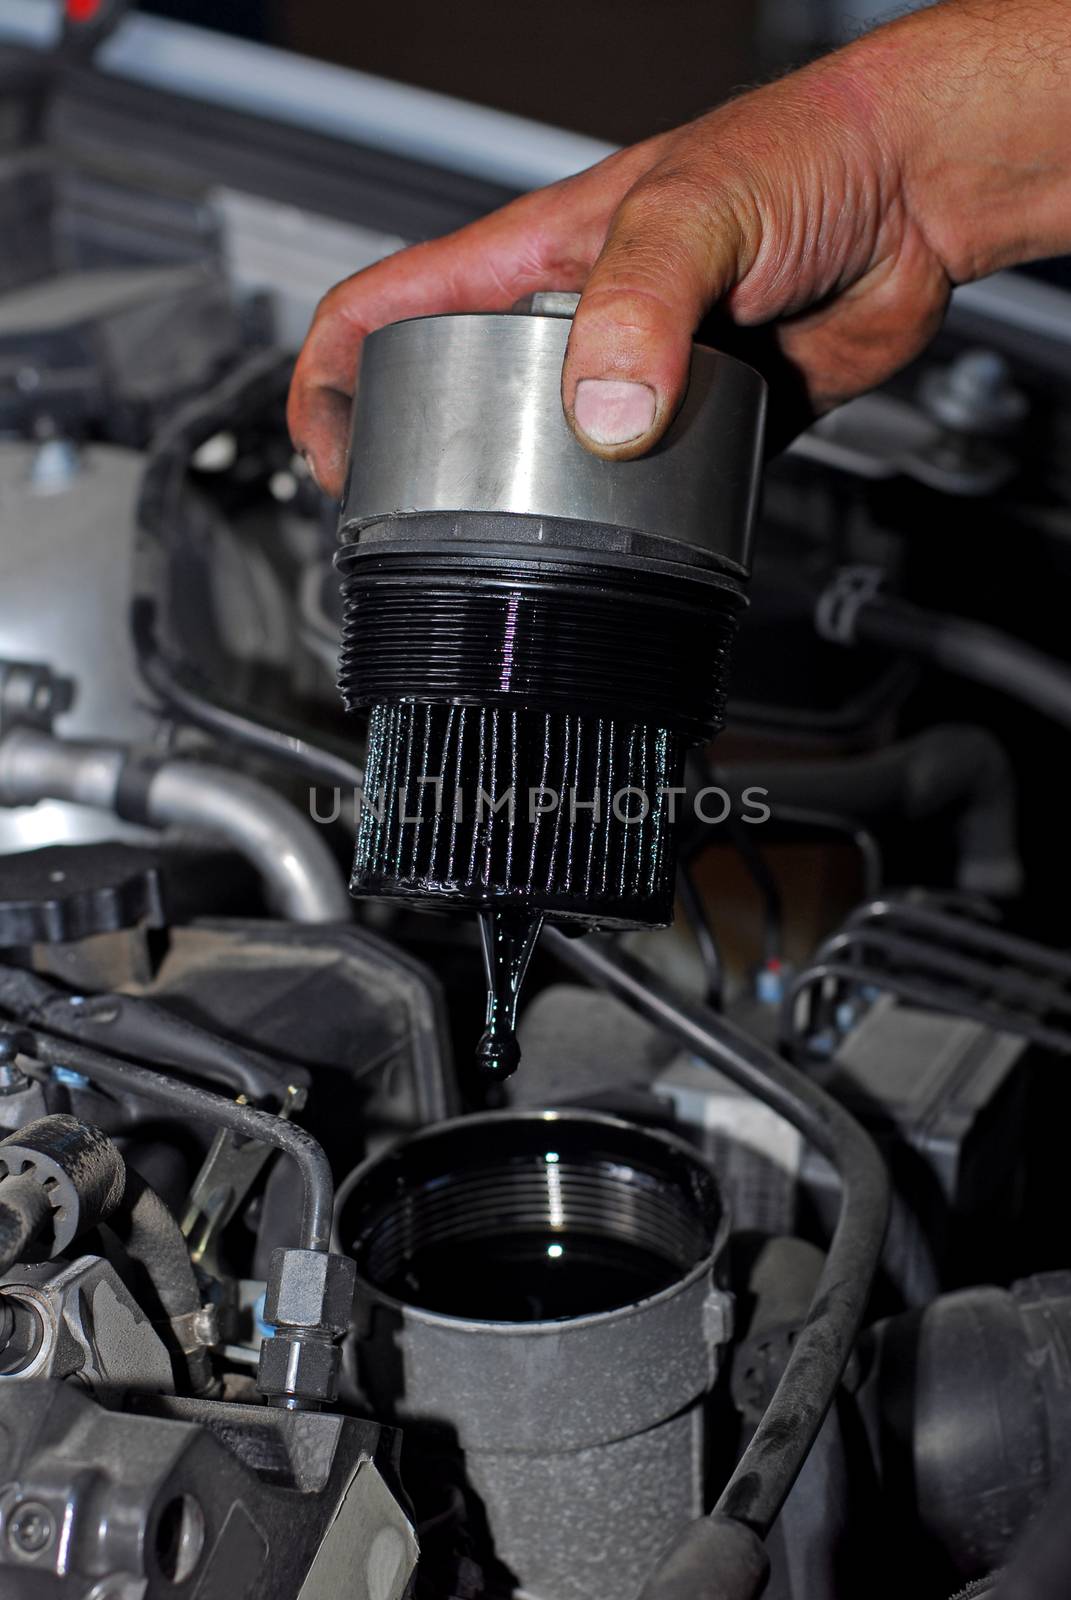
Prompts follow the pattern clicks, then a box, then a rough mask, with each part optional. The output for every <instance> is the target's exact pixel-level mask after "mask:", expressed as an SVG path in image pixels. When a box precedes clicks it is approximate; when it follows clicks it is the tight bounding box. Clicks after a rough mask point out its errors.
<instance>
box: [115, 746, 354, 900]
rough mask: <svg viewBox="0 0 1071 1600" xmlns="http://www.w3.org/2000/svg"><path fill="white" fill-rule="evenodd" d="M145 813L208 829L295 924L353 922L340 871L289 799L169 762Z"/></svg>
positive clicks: (153, 785)
mask: <svg viewBox="0 0 1071 1600" xmlns="http://www.w3.org/2000/svg"><path fill="white" fill-rule="evenodd" d="M145 809H146V814H147V816H148V819H149V821H150V822H151V823H153V824H154V825H155V826H157V827H161V828H165V827H188V828H203V829H204V830H205V831H206V832H207V833H211V834H214V835H216V836H217V837H219V838H221V839H226V841H227V843H228V844H230V845H232V846H233V847H234V849H235V850H236V851H237V852H238V854H239V855H242V856H244V857H245V859H246V860H247V861H249V862H250V863H251V864H252V865H253V866H255V867H256V869H257V871H258V872H259V874H260V876H261V878H262V880H263V882H264V886H265V889H266V891H267V894H268V898H269V900H270V901H271V904H272V905H273V907H274V908H275V909H276V910H277V911H280V912H281V913H282V914H283V915H284V916H286V917H289V918H290V919H291V921H293V922H347V921H348V920H349V917H350V911H351V906H350V897H349V895H348V894H347V893H346V887H345V884H344V883H343V881H342V874H341V872H340V871H339V868H338V863H337V862H336V861H335V858H334V856H332V854H331V852H330V851H329V850H328V848H327V846H326V844H325V843H324V842H323V840H322V839H321V838H320V837H319V835H318V834H317V833H316V831H315V828H314V827H313V824H312V823H311V822H307V821H306V820H305V818H304V817H303V816H302V815H301V813H300V812H299V811H298V810H297V809H296V808H295V807H294V806H292V805H291V804H290V802H289V800H284V799H283V797H282V795H278V794H276V793H275V791H274V789H269V788H268V786H267V785H266V784H263V783H258V782H257V781H256V779H255V778H247V777H246V776H245V775H244V774H243V773H239V772H228V771H227V770H226V769H225V768H222V767H206V766H203V765H202V764H201V763H200V762H196V761H167V762H165V763H164V765H163V766H162V767H161V768H160V770H159V771H158V772H157V773H156V776H155V777H154V778H153V779H152V780H151V782H150V784H149V791H148V795H147V797H146V802H145Z"/></svg>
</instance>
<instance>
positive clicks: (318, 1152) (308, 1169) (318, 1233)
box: [29, 1028, 335, 1250]
mask: <svg viewBox="0 0 1071 1600" xmlns="http://www.w3.org/2000/svg"><path fill="white" fill-rule="evenodd" d="M29 1033H30V1037H31V1038H32V1040H33V1044H34V1051H35V1053H36V1055H37V1056H38V1057H39V1058H40V1059H41V1060H42V1061H46V1062H49V1063H52V1062H54V1063H56V1064H57V1065H58V1066H61V1067H67V1068H69V1069H70V1070H71V1071H72V1072H80V1073H81V1074H82V1075H83V1076H84V1077H86V1078H88V1079H89V1080H90V1082H91V1083H96V1084H99V1085H100V1086H101V1087H103V1088H105V1089H113V1090H118V1091H119V1092H120V1093H125V1094H130V1095H141V1096H143V1097H144V1098H145V1099H146V1100H153V1101H155V1102H156V1103H157V1104H158V1105H163V1106H167V1107H168V1108H169V1109H171V1110H173V1111H175V1112H177V1113H178V1114H179V1115H180V1116H184V1117H191V1118H193V1119H194V1120H195V1121H201V1122H208V1123H211V1124H212V1126H213V1127H217V1128H229V1129H231V1131H232V1132H233V1133H237V1134H240V1135H241V1137H242V1138H243V1139H261V1140H263V1141H264V1143H265V1144H270V1145H274V1146H275V1148H276V1149H277V1150H282V1151H283V1152H284V1154H286V1155H288V1156H290V1157H291V1158H292V1159H293V1160H294V1161H295V1162H296V1163H297V1166H298V1168H299V1169H300V1172H301V1177H302V1182H303V1185H304V1195H303V1200H302V1209H301V1246H302V1248H303V1249H305V1250H327V1248H328V1246H329V1243H330V1238H331V1212H332V1210H333V1207H334V1202H335V1181H334V1177H333V1176H332V1173H331V1166H330V1163H329V1162H328V1159H327V1157H326V1155H325V1154H324V1152H323V1150H322V1148H321V1146H320V1145H319V1144H318V1143H317V1141H316V1140H315V1139H314V1138H313V1136H312V1134H311V1133H307V1132H306V1131H305V1129H304V1128H299V1127H298V1126H297V1125H296V1124H295V1123H293V1122H287V1121H285V1120H284V1119H283V1118H282V1117H276V1116H273V1115H272V1114H271V1113H270V1112H267V1111H258V1110H256V1109H255V1108H254V1107H253V1106H246V1105H242V1104H240V1103H239V1102H238V1101H237V1100H228V1099H226V1098H225V1097H224V1096H223V1095H219V1094H212V1093H211V1091H210V1090H208V1089H201V1088H198V1087H197V1085H195V1084H192V1083H183V1082H182V1081H181V1079H179V1078H172V1077H170V1076H168V1074H166V1073H163V1072H154V1071H151V1070H150V1069H149V1068H147V1067H137V1066H134V1065H132V1064H131V1063H130V1062H129V1061H120V1060H118V1059H117V1058H116V1057H114V1056H107V1055H104V1054H103V1053H102V1052H101V1051H99V1050H90V1049H88V1048H87V1046H85V1045H82V1044H73V1043H72V1042H71V1041H70V1040H69V1039H60V1038H57V1037H56V1036H55V1035H54V1034H49V1033H42V1032H40V1031H39V1030H38V1029H36V1028H31V1029H30V1030H29Z"/></svg>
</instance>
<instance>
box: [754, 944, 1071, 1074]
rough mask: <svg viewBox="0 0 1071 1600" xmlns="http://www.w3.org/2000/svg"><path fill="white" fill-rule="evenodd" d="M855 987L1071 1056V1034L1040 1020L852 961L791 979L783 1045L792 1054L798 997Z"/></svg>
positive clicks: (823, 965) (819, 966)
mask: <svg viewBox="0 0 1071 1600" xmlns="http://www.w3.org/2000/svg"><path fill="white" fill-rule="evenodd" d="M830 981H832V982H834V983H839V984H842V985H847V986H851V987H852V988H855V989H860V988H869V989H877V990H880V991H883V992H887V993H889V994H893V995H895V996H896V997H897V999H899V1000H906V1001H908V1002H909V1003H910V1004H911V1005H914V1006H921V1007H922V1008H923V1009H924V1010H927V1011H948V1012H951V1013H952V1014H953V1015H954V1016H957V1017H965V1018H967V1020H968V1021H970V1022H979V1023H981V1024H982V1026H983V1027H985V1028H991V1029H993V1030H994V1032H996V1033H1012V1034H1015V1035H1016V1036H1017V1037H1019V1038H1021V1039H1029V1040H1030V1042H1031V1044H1036V1045H1039V1046H1040V1047H1041V1048H1042V1049H1043V1050H1051V1051H1052V1052H1053V1053H1054V1054H1055V1055H1061V1056H1066V1055H1069V1054H1071V1032H1065V1031H1063V1030H1061V1029H1058V1028H1049V1027H1046V1026H1045V1024H1044V1023H1041V1022H1038V1021H1037V1019H1036V1018H1034V1017H1031V1016H1029V1015H1028V1014H1026V1013H1024V1012H1021V1011H1007V1010H1002V1009H1001V1008H1000V1007H999V1006H996V1005H987V1004H985V1002H983V1001H979V1000H977V999H976V998H975V997H974V996H973V994H971V993H970V992H969V991H964V990H946V989H942V988H940V987H939V986H938V985H937V984H934V983H927V982H926V981H925V980H924V979H921V978H905V977H904V976H903V975H902V974H901V973H897V972H886V971H884V970H883V969H882V968H880V967H861V966H857V965H853V964H852V963H851V962H850V961H820V962H816V963H815V964H814V966H811V967H807V968H805V969H804V971H803V972H801V973H799V974H798V976H797V977H796V978H795V980H794V981H793V984H792V987H791V988H790V989H789V992H788V994H787V995H786V997H785V1001H784V1005H783V1007H782V1010H781V1041H782V1044H783V1046H784V1048H785V1049H786V1050H787V1051H788V1052H789V1053H790V1054H791V1053H794V1052H795V1049H796V1046H797V1044H798V1042H799V1030H798V1028H797V1026H796V1012H797V1009H798V1007H799V1002H800V999H801V998H802V997H803V995H804V994H805V993H807V991H809V990H811V989H813V988H814V987H815V986H816V985H817V984H824V983H827V982H830Z"/></svg>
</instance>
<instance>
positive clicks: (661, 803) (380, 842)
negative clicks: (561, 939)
mask: <svg viewBox="0 0 1071 1600" xmlns="http://www.w3.org/2000/svg"><path fill="white" fill-rule="evenodd" d="M685 748H686V741H685V740H684V739H683V738H682V737H681V736H679V735H678V734H676V733H674V732H672V731H670V730H668V729H665V728H656V727H650V726H647V725H645V724H640V723H630V722H627V721H621V720H615V719H612V718H609V717H598V716H591V715H586V716H580V715H574V714H571V713H568V712H564V711H542V710H536V709H532V708H527V707H512V706H505V705H483V706H479V705H454V704H445V703H434V704H431V703H414V702H402V703H398V704H392V705H376V706H373V707H372V708H371V710H370V713H369V727H368V756H367V763H366V775H365V792H364V800H363V805H362V812H361V818H360V826H359V832H358V839H357V849H356V855H355V861H354V870H353V878H352V881H351V889H352V892H353V893H354V894H357V895H392V896H402V897H405V898H409V899H414V900H417V901H425V902H426V903H428V904H438V905H441V904H442V903H443V901H444V900H453V901H455V902H458V903H462V904H466V905H470V906H475V907H508V906H515V907H517V908H523V909H525V910H536V911H541V912H544V913H545V914H548V915H551V916H554V917H558V918H568V917H570V916H573V917H582V918H583V919H584V920H585V921H588V922H592V921H598V922H602V923H604V924H606V925H607V926H615V925H616V926H634V925H636V926H651V925H652V924H660V923H667V922H669V921H670V919H671V917H672V909H673V882H674V870H675V859H674V849H673V835H674V829H673V826H672V819H673V815H674V810H675V807H676V806H677V805H679V803H680V802H679V795H674V793H673V791H674V789H679V788H680V785H681V783H682V773H683V767H684V756H685Z"/></svg>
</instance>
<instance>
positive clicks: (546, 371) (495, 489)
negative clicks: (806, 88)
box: [338, 295, 765, 1075]
mask: <svg viewBox="0 0 1071 1600" xmlns="http://www.w3.org/2000/svg"><path fill="white" fill-rule="evenodd" d="M575 303H576V297H575V296H566V295H537V296H536V297H535V298H534V301H533V303H532V307H531V311H530V312H529V313H522V312H517V313H514V314H511V315H505V316H502V315H500V316H449V317H432V318H418V319H415V320H413V321H409V322H402V323H396V324H393V325H392V326H389V327H387V328H383V329H381V330H379V331H378V332H376V333H373V334H372V335H371V336H370V337H369V338H368V340H367V341H366V344H365V348H364V352H363V355H362V363H361V377H360V383H359V386H358V392H357V397H356V401H355V406H354V424H353V442H352V449H351V462H352V468H351V473H350V479H349V483H348V486H347V489H346V494H345V498H344V500H343V507H342V518H341V537H342V541H343V543H342V548H341V550H340V552H339V555H338V568H339V572H340V574H341V578H342V593H343V600H344V612H345V620H344V628H343V646H342V655H341V661H340V667H339V683H340V687H341V689H342V693H343V696H344V699H345V702H346V705H347V708H348V709H351V710H353V709H357V708H368V710H369V740H368V762H367V769H366V774H365V804H364V807H363V810H362V816H361V822H360V828H359V833H358V840H357V849H356V855H355V860H354V871H353V877H352V880H351V885H350V887H351V890H352V892H353V893H355V894H373V895H397V896H404V897H408V898H410V899H413V900H416V901H418V902H421V903H424V904H430V905H441V904H443V903H444V902H453V903H455V904H458V905H466V906H472V907H476V908H479V909H481V910H485V911H486V910H488V909H489V908H490V909H491V910H493V911H495V912H501V911H503V910H512V911H516V912H518V913H519V914H520V915H521V916H523V917H525V918H531V917H537V916H540V915H547V916H551V917H554V918H556V919H561V918H565V919H579V920H581V921H582V922H587V923H593V922H595V923H601V924H605V925H614V926H619V927H633V926H657V925H663V924H665V923H668V922H669V921H670V920H671V917H672V901H673V881H674V866H675V853H674V821H675V806H674V791H675V790H676V791H677V792H682V791H681V775H682V772H683V764H684V758H685V753H686V750H687V747H688V744H689V743H690V742H694V741H695V740H697V739H702V738H705V737H707V736H709V735H710V734H711V733H713V732H715V731H716V730H717V729H718V728H719V727H720V726H721V722H722V719H723V702H724V696H725V680H726V673H727V666H728V651H729V646H730V644H731V641H732V638H733V634H734V632H735V628H736V622H737V618H738V616H739V614H740V612H741V610H742V608H743V606H744V594H743V581H744V579H745V578H746V576H747V572H748V563H749V558H750V538H751V526H752V520H753V514H754V506H755V498H756V487H757V476H758V462H759V455H760V451H761V447H762V432H763V412H764V403H765V386H764V384H763V382H762V379H761V378H760V377H759V376H758V374H757V373H755V372H754V371H752V369H751V368H749V367H746V366H744V365H743V364H742V363H740V362H737V361H735V360H734V359H733V358H731V357H728V356H724V355H719V354H717V353H715V352H714V351H712V350H707V349H705V348H702V347H698V346H697V347H696V349H695V352H694V355H693V361H692V375H691V382H690V386H689V390H688V395H687V398H686V400H685V402H684V405H683V407H682V410H681V412H680V414H679V415H678V417H677V419H676V420H675V422H674V423H673V425H672V426H671V428H670V431H669V433H668V434H667V436H666V438H665V440H664V441H663V443H662V444H661V445H660V446H659V448H658V449H657V450H655V451H654V452H653V453H651V454H650V455H648V456H646V457H644V458H643V459H641V460H638V461H630V462H627V463H613V462H606V461H600V460H598V459H596V458H595V457H594V456H592V455H590V454H589V453H588V452H587V451H585V450H584V449H583V448H582V447H581V446H580V445H579V444H578V442H577V441H576V439H575V438H574V437H573V435H572V433H571V432H570V431H569V428H568V426H567V424H566V421H565V418H564V416H563V414H562V409H561V397H560V379H561V368H562V361H563V358H564V355H565V348H566V342H567V340H568V336H569V330H570V317H571V313H572V309H573V307H574V306H575ZM400 440H402V441H404V447H403V448H399V441H400ZM429 790H431V791H433V795H432V794H429V792H428V791H429ZM498 942H499V941H498V940H497V938H495V937H493V938H492V939H491V941H490V943H491V946H492V948H494V946H495V945H496V944H497V943H498ZM506 943H507V945H508V947H509V948H508V949H507V950H505V951H504V952H503V954H502V959H501V971H502V980H501V982H502V988H503V990H504V991H508V990H509V989H510V987H515V984H513V983H512V979H511V976H510V971H509V969H510V968H511V966H512V965H513V964H514V960H515V956H516V952H517V949H518V947H520V948H523V946H524V943H525V938H524V934H523V932H521V933H518V934H516V935H511V937H510V938H509V939H508V940H507V941H506ZM494 989H495V985H494V983H493V984H492V990H493V991H494ZM507 1009H508V1007H507ZM510 1038H511V1036H510V1032H509V1028H508V1026H505V1027H502V1028H501V1029H500V1030H499V1032H498V1034H497V1035H496V1034H495V1033H494V1032H493V1031H489V1033H488V1034H487V1035H485V1038H484V1044H483V1047H482V1050H481V1059H482V1061H483V1064H484V1065H485V1066H486V1067H487V1068H488V1069H489V1070H491V1071H497V1072H499V1073H500V1074H502V1075H506V1074H507V1073H508V1072H509V1071H511V1070H512V1069H513V1067H514V1066H515V1065H516V1052H515V1050H512V1049H511V1048H510Z"/></svg>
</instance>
